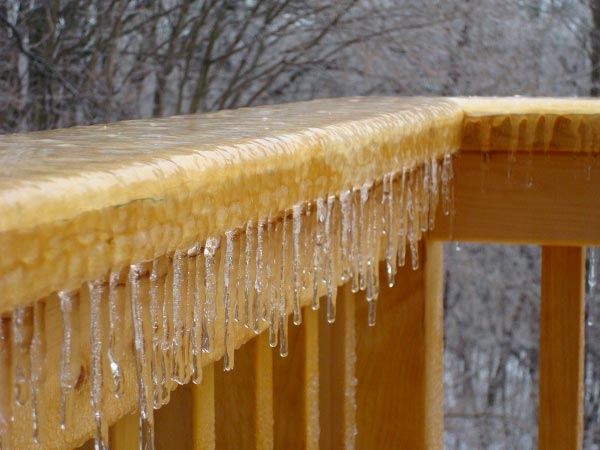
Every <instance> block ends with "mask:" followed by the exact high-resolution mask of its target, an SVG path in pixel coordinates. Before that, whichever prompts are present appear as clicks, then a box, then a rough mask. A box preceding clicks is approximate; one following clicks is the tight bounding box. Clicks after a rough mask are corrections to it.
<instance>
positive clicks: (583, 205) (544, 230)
mask: <svg viewBox="0 0 600 450" xmlns="http://www.w3.org/2000/svg"><path fill="white" fill-rule="evenodd" d="M508 155H509V154H508V152H491V153H490V155H489V163H488V164H487V166H486V165H485V164H484V163H483V162H482V153H481V152H462V153H461V154H460V156H459V157H457V158H455V177H454V195H455V212H456V214H455V219H454V223H453V224H452V226H451V225H450V222H449V220H448V217H447V216H444V215H443V212H442V208H438V218H437V222H436V227H435V230H434V231H433V232H432V233H431V238H433V239H440V240H458V241H477V242H507V243H528V244H533V243H536V244H540V245H600V214H598V213H597V212H598V211H599V210H600V196H599V195H598V192H600V166H599V165H598V164H597V162H596V161H595V160H594V161H592V160H591V159H589V158H588V157H587V156H585V155H580V156H578V157H576V156H574V155H573V154H566V153H558V152H552V154H551V155H546V154H543V153H540V152H534V153H533V154H532V155H531V162H529V159H528V158H529V156H528V154H527V153H526V152H519V153H518V154H517V161H516V163H515V164H514V165H513V167H512V169H511V176H510V180H509V178H508V162H507V159H508ZM589 164H591V165H589ZM586 165H588V166H587V167H590V173H591V178H590V179H589V180H587V179H586V172H587V169H586ZM529 177H531V179H532V182H533V184H532V186H531V187H527V179H528V178H529Z"/></svg>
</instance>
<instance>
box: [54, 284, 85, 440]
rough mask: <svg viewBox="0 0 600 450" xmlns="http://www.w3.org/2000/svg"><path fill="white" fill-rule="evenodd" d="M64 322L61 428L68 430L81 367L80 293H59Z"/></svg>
mask: <svg viewBox="0 0 600 450" xmlns="http://www.w3.org/2000/svg"><path fill="white" fill-rule="evenodd" d="M58 297H59V298H60V309H61V313H62V322H63V340H62V347H61V355H60V404H59V408H60V427H61V429H63V430H66V429H67V426H68V424H69V422H70V421H71V414H72V413H73V411H72V402H73V390H74V389H75V385H76V384H77V380H78V379H79V370H80V367H81V345H80V334H81V332H80V328H79V327H80V324H79V322H80V318H79V303H80V301H79V292H77V291H59V292H58Z"/></svg>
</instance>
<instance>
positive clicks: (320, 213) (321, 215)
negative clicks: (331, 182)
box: [311, 198, 327, 310]
mask: <svg viewBox="0 0 600 450" xmlns="http://www.w3.org/2000/svg"><path fill="white" fill-rule="evenodd" d="M326 215H327V209H326V204H325V200H324V199H323V198H318V199H317V212H316V214H315V216H316V228H315V240H314V249H313V261H312V264H313V274H312V275H313V280H312V281H313V283H312V288H313V294H312V302H311V308H312V309H314V310H317V309H319V297H320V295H321V280H322V278H323V276H322V273H321V271H322V270H323V244H324V242H323V241H324V234H325V218H326Z"/></svg>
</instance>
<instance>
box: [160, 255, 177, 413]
mask: <svg viewBox="0 0 600 450" xmlns="http://www.w3.org/2000/svg"><path fill="white" fill-rule="evenodd" d="M160 259H161V262H162V264H164V271H165V277H164V280H161V283H162V295H163V302H162V344H161V347H162V365H163V367H164V369H163V373H164V380H165V383H164V384H165V388H164V389H162V391H161V395H162V394H165V395H164V400H163V402H164V403H168V402H169V401H170V398H171V389H174V388H175V386H176V384H177V383H176V382H175V381H173V374H174V367H173V339H174V323H173V276H174V274H173V263H172V260H171V258H169V257H168V256H167V255H165V256H164V257H162V258H160Z"/></svg>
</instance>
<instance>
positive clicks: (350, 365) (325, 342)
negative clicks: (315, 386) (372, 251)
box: [319, 283, 356, 449]
mask: <svg viewBox="0 0 600 450" xmlns="http://www.w3.org/2000/svg"><path fill="white" fill-rule="evenodd" d="M354 302H355V295H354V294H353V293H352V291H351V290H350V284H349V283H347V284H346V285H344V286H342V287H340V288H339V293H338V298H337V318H336V321H335V322H334V323H333V324H330V323H328V322H327V314H326V308H322V310H321V313H320V318H319V319H320V322H319V387H320V390H319V398H320V424H321V434H320V440H319V445H320V448H322V449H334V448H335V449H342V448H347V449H350V448H354V447H355V442H356V382H355V380H356V320H355V314H356V312H355V304H354Z"/></svg>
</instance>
